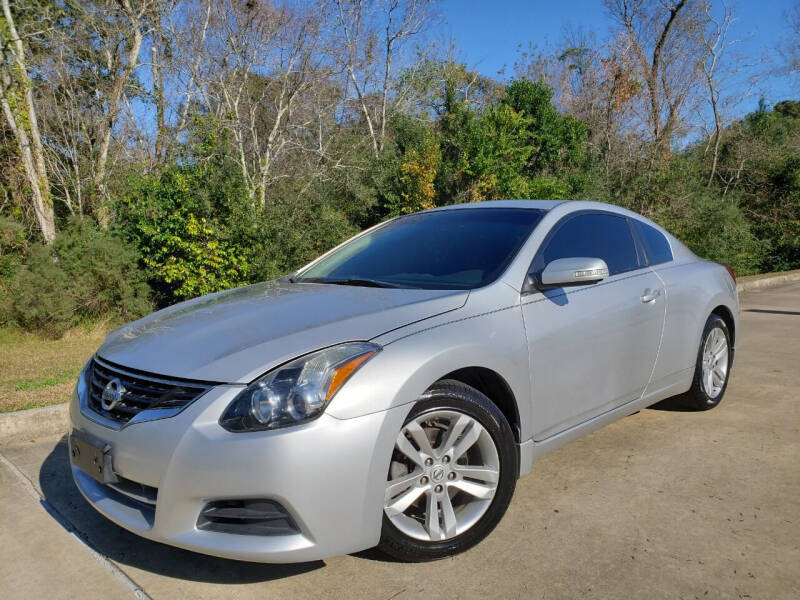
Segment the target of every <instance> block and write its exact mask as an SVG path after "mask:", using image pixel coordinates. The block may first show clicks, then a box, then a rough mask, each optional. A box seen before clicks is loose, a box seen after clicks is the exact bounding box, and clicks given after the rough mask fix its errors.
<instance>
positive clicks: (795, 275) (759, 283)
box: [736, 271, 800, 292]
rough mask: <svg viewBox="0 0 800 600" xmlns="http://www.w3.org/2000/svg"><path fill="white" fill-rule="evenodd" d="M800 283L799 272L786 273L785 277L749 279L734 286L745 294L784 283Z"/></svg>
mask: <svg viewBox="0 0 800 600" xmlns="http://www.w3.org/2000/svg"><path fill="white" fill-rule="evenodd" d="M794 281H800V271H795V272H792V273H787V274H786V275H775V276H774V277H763V278H761V279H751V280H749V281H742V282H740V283H737V284H736V290H737V291H739V292H747V291H749V290H763V289H766V288H772V287H778V286H780V285H784V284H786V283H792V282H794Z"/></svg>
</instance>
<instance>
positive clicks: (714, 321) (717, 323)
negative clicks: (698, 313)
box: [695, 314, 733, 408]
mask: <svg viewBox="0 0 800 600" xmlns="http://www.w3.org/2000/svg"><path fill="white" fill-rule="evenodd" d="M714 329H720V330H722V333H723V335H724V336H725V342H726V343H727V344H728V369H727V371H726V373H725V381H724V382H723V384H722V389H721V390H720V391H719V394H717V396H716V398H712V397H711V396H709V395H708V391H707V390H706V387H705V384H704V383H703V348H704V347H705V345H706V340H707V339H708V336H709V335H711V332H712V331H713V330H714ZM732 365H733V348H732V347H731V335H730V332H729V331H728V326H727V325H726V324H725V321H724V320H723V319H722V318H721V317H719V316H717V315H715V314H712V315H711V316H710V317H709V318H708V321H706V326H705V327H704V328H703V336H702V338H701V339H700V347H699V348H698V350H697V363H696V367H695V373H696V375H695V378H696V381H697V386H698V389H697V391H698V392H699V393H700V394H701V396H702V399H703V400H704V404H705V406H706V407H708V408H713V407H715V406H716V405H717V404H719V403H720V402H721V401H722V398H723V396H725V390H727V389H728V381H730V378H731V367H732Z"/></svg>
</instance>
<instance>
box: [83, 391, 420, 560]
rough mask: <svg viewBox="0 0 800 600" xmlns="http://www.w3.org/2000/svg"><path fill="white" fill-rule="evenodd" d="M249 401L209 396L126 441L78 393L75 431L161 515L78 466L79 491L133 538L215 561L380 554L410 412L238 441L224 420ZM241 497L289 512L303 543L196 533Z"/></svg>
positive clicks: (130, 431)
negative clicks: (209, 514)
mask: <svg viewBox="0 0 800 600" xmlns="http://www.w3.org/2000/svg"><path fill="white" fill-rule="evenodd" d="M240 390H241V387H240V386H218V387H215V388H212V389H211V390H210V391H209V392H207V393H206V394H204V395H203V396H201V397H200V398H198V399H197V400H196V401H195V402H193V403H192V404H190V405H189V406H188V407H187V408H186V409H185V410H184V411H182V412H181V413H179V414H178V415H175V416H173V417H171V418H168V419H162V420H157V421H148V422H143V423H136V424H132V425H129V426H127V427H124V428H123V429H121V430H115V429H110V428H108V427H105V426H103V425H101V424H99V423H97V422H95V421H93V420H91V419H89V418H87V417H86V416H85V415H84V414H83V413H82V412H81V409H80V406H79V404H80V403H79V399H78V397H77V392H76V394H75V397H73V400H72V403H71V405H70V421H71V426H72V428H73V429H75V430H78V431H80V432H82V433H84V434H87V435H88V436H90V437H93V438H95V439H98V440H102V441H104V442H107V443H108V444H110V445H111V453H112V457H113V469H114V472H115V473H117V474H118V475H120V476H121V477H124V478H126V479H128V480H131V481H134V482H137V483H140V484H143V485H145V486H151V487H153V488H157V490H158V491H157V499H156V502H155V506H154V508H153V507H148V506H146V505H140V504H137V503H135V502H130V501H128V499H127V498H126V497H124V496H121V495H120V494H119V493H117V492H116V491H115V490H114V489H111V488H110V487H109V486H107V485H103V484H100V483H98V482H97V481H95V480H94V479H92V478H91V477H89V476H88V475H86V474H85V473H84V472H83V471H81V470H80V469H79V468H77V467H76V466H74V465H71V468H72V474H73V478H74V479H75V483H76V485H77V486H78V489H79V490H80V491H81V493H82V494H83V496H84V497H85V498H86V500H87V501H88V502H89V503H90V504H91V505H92V506H93V507H94V508H95V509H97V510H98V511H99V512H100V513H101V514H103V515H104V516H106V517H107V518H108V519H110V520H111V521H113V522H115V523H117V524H118V525H120V526H121V527H124V528H125V529H128V530H130V531H132V532H133V533H136V534H138V535H141V536H142V537H145V538H148V539H151V540H155V541H158V542H162V543H165V544H170V545H173V546H178V547H181V548H185V549H188V550H194V551H197V552H201V553H204V554H211V555H214V556H221V557H225V558H233V559H239V560H249V561H256V562H303V561H310V560H318V559H322V558H327V557H330V556H336V555H341V554H346V553H350V552H355V551H358V550H363V549H365V548H370V547H372V546H374V545H376V544H377V543H378V541H379V538H380V530H381V523H382V507H383V495H384V487H385V481H386V474H387V472H388V466H389V460H390V457H391V452H392V449H393V447H394V441H395V436H396V435H397V432H398V431H399V430H400V427H401V426H402V423H403V421H404V419H405V416H406V414H407V413H408V411H409V409H410V406H400V407H397V408H393V409H390V410H387V411H382V412H377V413H373V414H369V415H365V416H362V417H356V418H352V419H336V418H334V417H332V416H330V415H328V414H323V415H322V416H321V417H320V418H318V419H316V420H314V421H312V422H310V423H307V424H304V425H299V426H296V427H290V428H286V429H280V430H276V431H262V432H251V433H230V432H228V431H226V430H224V429H223V428H222V427H220V425H219V423H218V420H219V417H220V415H221V414H222V412H223V411H224V410H225V408H226V407H227V406H228V404H229V403H230V402H231V400H233V398H234V397H235V396H236V394H237V393H238V392H239V391H240ZM344 391H345V390H342V392H344ZM243 498H268V499H271V500H274V501H276V502H278V503H280V504H281V505H282V506H283V507H285V508H286V510H287V511H288V512H289V514H290V515H291V517H292V519H293V520H294V522H295V523H296V524H297V525H298V527H299V529H300V533H294V534H291V535H270V536H255V535H238V534H231V533H221V532H214V531H205V530H200V529H198V528H197V519H198V516H199V514H200V511H201V510H202V509H203V507H204V506H205V505H206V503H207V502H210V501H214V500H227V499H243Z"/></svg>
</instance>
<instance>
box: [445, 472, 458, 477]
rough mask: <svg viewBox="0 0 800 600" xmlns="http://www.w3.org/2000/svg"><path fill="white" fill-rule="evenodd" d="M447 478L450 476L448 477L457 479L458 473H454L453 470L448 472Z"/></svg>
mask: <svg viewBox="0 0 800 600" xmlns="http://www.w3.org/2000/svg"><path fill="white" fill-rule="evenodd" d="M447 478H448V479H455V478H456V474H455V473H452V472H451V473H448V474H447Z"/></svg>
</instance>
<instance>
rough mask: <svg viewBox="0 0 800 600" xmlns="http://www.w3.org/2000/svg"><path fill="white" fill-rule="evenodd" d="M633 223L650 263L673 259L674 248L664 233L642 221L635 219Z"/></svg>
mask: <svg viewBox="0 0 800 600" xmlns="http://www.w3.org/2000/svg"><path fill="white" fill-rule="evenodd" d="M633 224H634V227H636V230H637V231H638V232H639V237H640V238H641V240H642V244H643V245H644V251H645V253H646V254H647V262H648V264H650V265H660V264H662V263H665V262H669V261H671V260H672V248H670V245H669V242H668V241H667V238H666V237H664V234H663V233H661V232H660V231H659V230H658V229H656V228H655V227H651V226H650V225H648V224H647V223H642V222H641V221H637V220H634V221H633Z"/></svg>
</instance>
